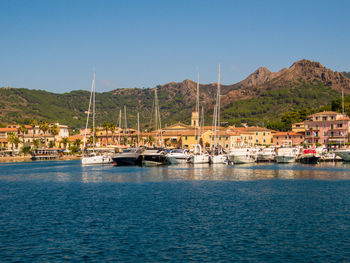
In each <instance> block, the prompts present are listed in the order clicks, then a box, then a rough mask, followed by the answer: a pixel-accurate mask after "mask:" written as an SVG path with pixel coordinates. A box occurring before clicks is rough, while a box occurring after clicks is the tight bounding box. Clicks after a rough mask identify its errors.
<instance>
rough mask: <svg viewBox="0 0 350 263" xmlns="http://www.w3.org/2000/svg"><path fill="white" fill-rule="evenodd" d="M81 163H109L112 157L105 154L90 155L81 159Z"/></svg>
mask: <svg viewBox="0 0 350 263" xmlns="http://www.w3.org/2000/svg"><path fill="white" fill-rule="evenodd" d="M81 163H82V164H84V165H86V164H109V163H112V158H111V157H110V156H105V155H97V156H88V157H83V158H82V159H81Z"/></svg>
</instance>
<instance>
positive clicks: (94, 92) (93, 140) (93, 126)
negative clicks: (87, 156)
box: [92, 72, 96, 152]
mask: <svg viewBox="0 0 350 263" xmlns="http://www.w3.org/2000/svg"><path fill="white" fill-rule="evenodd" d="M92 83H93V84H92V86H93V88H92V89H93V100H92V102H93V103H92V136H93V137H92V147H93V148H92V149H93V152H95V108H96V105H95V104H96V86H95V72H94V79H93V81H92Z"/></svg>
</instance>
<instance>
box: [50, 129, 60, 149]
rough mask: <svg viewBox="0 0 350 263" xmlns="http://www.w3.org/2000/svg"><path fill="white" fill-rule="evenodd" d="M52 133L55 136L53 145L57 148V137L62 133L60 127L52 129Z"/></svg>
mask: <svg viewBox="0 0 350 263" xmlns="http://www.w3.org/2000/svg"><path fill="white" fill-rule="evenodd" d="M50 133H51V134H52V135H53V145H54V146H55V147H56V135H58V134H59V133H60V127H58V126H57V125H56V124H54V125H52V126H51V127H50Z"/></svg>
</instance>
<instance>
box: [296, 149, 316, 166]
mask: <svg viewBox="0 0 350 263" xmlns="http://www.w3.org/2000/svg"><path fill="white" fill-rule="evenodd" d="M319 159H320V156H319V155H318V154H317V153H316V150H315V149H304V150H303V152H302V153H301V154H300V155H299V157H298V160H299V162H301V163H304V164H317V163H318V161H319Z"/></svg>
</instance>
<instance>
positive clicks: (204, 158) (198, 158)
mask: <svg viewBox="0 0 350 263" xmlns="http://www.w3.org/2000/svg"><path fill="white" fill-rule="evenodd" d="M209 160H210V157H209V154H207V153H204V152H203V151H202V146H201V145H200V144H195V146H194V151H193V154H192V155H190V156H189V157H188V159H187V162H188V163H192V164H196V163H209Z"/></svg>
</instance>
